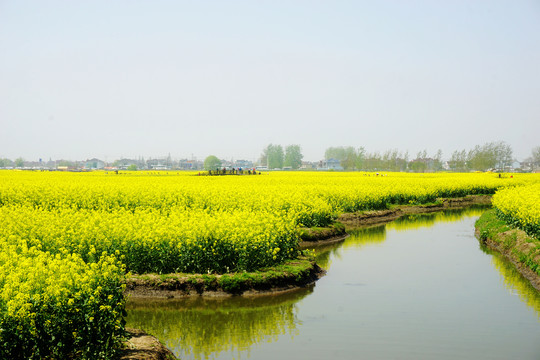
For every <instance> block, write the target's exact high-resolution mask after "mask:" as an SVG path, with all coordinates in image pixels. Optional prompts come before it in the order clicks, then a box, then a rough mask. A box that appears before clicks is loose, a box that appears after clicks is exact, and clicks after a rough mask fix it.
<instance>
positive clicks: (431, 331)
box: [128, 208, 540, 359]
mask: <svg viewBox="0 0 540 360" xmlns="http://www.w3.org/2000/svg"><path fill="white" fill-rule="evenodd" d="M483 211H484V210H483V209H481V208H480V209H479V208H476V209H475V208H471V209H467V210H460V211H449V212H445V213H436V214H430V215H419V216H414V217H410V218H405V219H400V220H398V221H395V222H393V223H390V224H387V225H382V226H378V227H372V228H367V229H362V230H358V231H356V232H355V233H354V234H352V236H351V237H350V238H348V239H347V240H345V241H344V242H342V243H340V244H335V245H332V246H329V247H326V248H318V249H317V250H316V251H317V254H318V263H319V264H320V265H321V266H322V267H324V268H325V269H327V270H328V273H327V275H326V276H324V277H323V278H322V279H320V280H319V281H318V282H317V283H316V284H315V285H314V286H311V287H309V288H305V289H299V290H297V291H294V292H290V293H285V294H280V295H273V296H264V297H253V298H245V297H233V298H225V299H223V298H199V297H197V298H186V299H172V300H159V301H158V300H156V301H148V300H144V301H140V300H139V301H137V300H135V299H133V300H132V301H130V302H129V303H128V314H129V315H128V326H130V327H136V328H142V329H144V330H146V331H148V332H149V333H151V334H153V335H155V336H157V337H158V338H159V339H160V340H161V341H162V342H163V343H164V344H165V345H166V346H167V347H169V348H170V349H171V350H173V352H174V353H175V354H176V355H177V356H178V357H180V358H181V359H276V358H278V359H279V358H280V359H300V358H310V359H329V358H335V359H457V358H459V359H510V358H514V359H540V341H539V340H540V294H539V293H538V292H537V291H536V290H535V289H534V288H532V287H531V286H530V285H529V283H528V282H527V281H526V280H525V279H523V278H522V277H521V276H520V275H519V273H517V272H516V271H515V270H514V269H513V267H512V265H511V264H509V263H507V262H506V261H505V260H504V259H502V257H501V256H499V255H498V254H496V253H495V254H493V253H491V252H490V251H488V250H486V249H484V248H482V246H481V245H480V244H479V242H478V240H477V239H476V238H475V237H474V222H475V221H476V219H477V218H478V217H479V216H480V214H481V213H482V212H483Z"/></svg>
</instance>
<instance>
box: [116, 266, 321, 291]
mask: <svg viewBox="0 0 540 360" xmlns="http://www.w3.org/2000/svg"><path fill="white" fill-rule="evenodd" d="M324 274H325V270H324V269H322V268H321V267H320V266H319V265H317V264H316V263H315V262H314V261H310V260H306V259H299V260H292V261H289V262H287V263H285V264H284V265H280V266H276V267H274V268H270V269H268V270H266V271H265V270H261V271H258V272H254V273H247V272H246V273H233V274H223V275H218V274H210V275H206V274H168V275H166V276H160V275H155V274H146V275H139V276H131V277H130V278H129V279H128V280H127V283H126V295H128V296H133V297H152V298H175V297H184V296H233V295H264V294H270V293H278V292H284V291H289V290H293V289H297V288H299V287H302V286H307V285H309V284H312V283H313V282H315V281H316V280H317V279H319V278H320V277H321V276H323V275H324Z"/></svg>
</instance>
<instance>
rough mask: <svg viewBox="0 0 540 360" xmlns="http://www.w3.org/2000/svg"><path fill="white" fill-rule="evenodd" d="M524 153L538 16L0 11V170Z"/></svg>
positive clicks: (373, 5) (491, 6) (57, 5)
mask: <svg viewBox="0 0 540 360" xmlns="http://www.w3.org/2000/svg"><path fill="white" fill-rule="evenodd" d="M492 141H505V142H507V143H508V144H510V145H511V146H512V148H513V150H514V156H515V157H516V158H517V159H518V160H522V159H524V158H526V157H528V156H530V154H531V150H532V148H534V147H536V146H540V1H539V0H518V1H508V0H504V1H500V0H489V1H488V0H486V1H483V0H475V1H470V0H453V1H432V0H429V1H427V0H426V1H415V0H410V1H402V0H395V1H387V0H381V1H358V0H357V1H345V0H333V1H316V0H309V1H308V0H306V1H300V0H288V1H280V0H270V1H265V0H261V1H253V0H249V1H248V0H246V1H236V0H234V1H225V0H221V1H203V0H201V1H181V0H180V1H160V0H157V1H135V0H131V1H120V0H115V1H101V0H93V1H55V0H47V1H25V0H11V1H7V0H0V157H7V158H10V159H15V158H17V157H23V158H24V159H26V160H34V161H35V160H38V159H39V158H43V159H44V160H48V159H49V158H52V159H68V160H84V159H88V158H93V157H97V158H100V159H103V160H106V161H112V160H114V159H118V158H121V157H128V158H138V157H140V156H144V157H145V158H149V157H164V156H167V155H168V154H170V155H171V157H172V158H176V159H180V158H192V157H195V158H197V159H200V160H203V159H204V158H205V157H206V156H208V155H216V156H218V157H219V158H222V159H247V160H257V158H258V157H259V156H260V154H261V152H262V149H263V148H264V147H266V146H267V145H268V144H270V143H272V144H281V145H283V146H284V147H285V146H287V145H289V144H298V145H300V146H301V147H302V151H303V154H304V159H305V160H310V161H317V160H320V159H322V158H323V157H324V151H325V149H326V148H328V147H331V146H354V147H360V146H363V147H364V148H365V149H366V150H367V151H368V152H374V151H380V152H384V151H385V150H388V149H398V150H400V151H406V150H407V151H409V154H411V155H412V156H413V157H414V154H416V153H417V152H418V151H421V150H424V149H425V150H427V152H428V154H430V155H434V154H435V153H436V152H437V150H438V149H441V150H442V152H443V158H446V159H448V158H450V156H451V154H452V152H453V151H455V150H462V149H467V150H468V149H471V148H473V147H474V146H475V145H482V144H485V143H487V142H492Z"/></svg>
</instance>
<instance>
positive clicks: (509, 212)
mask: <svg viewBox="0 0 540 360" xmlns="http://www.w3.org/2000/svg"><path fill="white" fill-rule="evenodd" d="M493 206H494V207H495V208H496V209H497V212H498V215H499V216H500V217H501V218H502V219H503V220H505V221H506V222H507V223H509V224H510V225H514V226H516V227H519V228H521V229H523V230H525V231H526V232H527V233H528V234H529V235H531V236H534V237H536V238H537V239H540V184H532V185H527V186H519V187H511V188H506V189H501V190H499V191H498V192H497V193H496V194H495V195H494V196H493Z"/></svg>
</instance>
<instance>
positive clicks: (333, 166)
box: [317, 158, 343, 171]
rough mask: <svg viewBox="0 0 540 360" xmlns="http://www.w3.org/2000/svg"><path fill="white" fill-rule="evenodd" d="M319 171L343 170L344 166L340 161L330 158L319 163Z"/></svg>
mask: <svg viewBox="0 0 540 360" xmlns="http://www.w3.org/2000/svg"><path fill="white" fill-rule="evenodd" d="M317 170H323V171H324V170H338V171H340V170H343V166H341V161H339V160H338V159H334V158H330V159H325V160H321V161H319V167H318V168H317Z"/></svg>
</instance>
